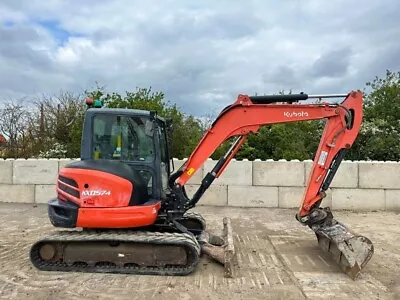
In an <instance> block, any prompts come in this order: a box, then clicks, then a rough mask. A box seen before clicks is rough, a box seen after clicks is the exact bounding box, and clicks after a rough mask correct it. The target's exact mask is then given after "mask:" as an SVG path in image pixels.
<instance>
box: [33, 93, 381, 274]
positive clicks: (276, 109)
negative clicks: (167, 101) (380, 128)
mask: <svg viewBox="0 0 400 300" xmlns="http://www.w3.org/2000/svg"><path fill="white" fill-rule="evenodd" d="M315 98H317V99H320V100H321V101H319V102H317V103H299V102H300V101H304V100H307V99H315ZM326 98H341V101H340V102H338V103H328V102H323V101H322V100H323V99H326ZM86 103H87V105H88V110H87V112H86V116H85V120H84V125H83V138H82V146H81V157H80V158H81V159H80V161H79V162H74V163H71V164H69V165H67V166H65V167H64V168H62V169H60V171H59V176H58V178H57V182H56V191H57V196H56V197H55V198H54V199H51V200H50V201H49V202H48V214H49V219H50V222H51V223H52V224H53V225H54V226H55V227H57V228H63V230H62V231H56V232H55V233H54V234H51V235H49V236H47V237H43V238H42V239H40V240H39V241H37V242H35V243H34V245H33V246H32V248H31V252H30V258H31V261H32V263H33V265H34V266H35V267H36V268H38V269H39V270H45V271H79V272H111V273H128V274H157V275H187V274H190V273H192V272H194V271H195V270H196V266H197V264H198V263H199V260H200V257H201V254H202V253H204V254H207V255H208V256H210V257H211V258H213V259H214V260H215V261H217V262H219V263H220V264H222V265H223V266H224V268H225V276H226V277H232V276H233V274H234V270H233V269H234V268H233V267H234V264H235V261H236V255H235V245H234V242H233V233H232V232H233V228H232V225H231V220H230V218H229V216H227V217H225V218H224V220H223V233H222V235H221V236H219V235H216V234H213V233H211V232H210V231H209V230H208V229H207V228H206V222H205V220H204V219H203V218H202V217H201V216H200V215H198V214H194V213H192V212H191V211H190V209H192V208H194V207H195V206H196V204H197V203H198V202H199V200H200V199H201V197H202V196H203V195H204V193H205V192H206V190H207V189H208V188H209V187H210V185H211V184H212V183H213V181H214V180H215V179H216V178H218V177H219V176H220V175H221V174H222V173H223V171H224V170H225V168H226V167H227V165H228V164H229V162H230V161H231V159H232V158H233V157H234V156H235V154H236V153H237V151H238V150H239V149H240V147H241V146H242V145H243V144H244V143H245V142H246V139H247V137H248V135H249V134H255V133H257V132H258V131H259V129H260V128H261V127H262V126H265V125H273V124H279V123H294V122H303V121H312V120H325V128H324V130H323V133H322V136H321V140H320V144H319V146H318V149H317V151H316V154H315V158H314V162H313V166H312V168H311V172H310V175H309V178H308V183H307V185H306V187H305V189H304V194H303V197H302V199H299V209H298V212H297V214H296V216H295V217H296V219H297V220H298V221H299V222H300V223H301V224H302V225H304V226H308V227H309V228H310V229H311V230H312V231H313V232H314V233H315V235H316V237H317V241H318V244H319V245H320V247H321V249H322V250H323V251H325V252H327V253H329V254H330V255H331V256H332V258H333V260H334V261H335V262H336V263H337V264H338V265H339V266H340V268H341V269H342V270H343V272H344V273H346V274H347V275H349V277H351V278H353V279H356V278H357V277H358V276H359V274H360V272H361V271H362V269H363V268H364V266H365V265H366V264H367V263H368V261H369V260H370V259H371V256H372V255H373V252H374V248H373V245H372V242H371V241H370V240H369V239H368V238H366V237H364V236H361V235H358V234H356V233H354V232H352V231H351V230H349V229H348V228H347V227H346V226H345V225H344V224H342V223H340V222H338V221H337V220H335V219H334V217H333V215H332V212H331V211H330V209H329V208H328V207H325V208H321V207H320V204H321V202H322V200H323V199H324V197H325V196H326V191H327V189H328V188H329V185H330V183H331V182H332V180H333V178H334V176H335V174H336V172H337V170H338V168H339V166H340V163H341V161H342V160H343V158H344V155H345V151H346V150H347V149H349V148H351V146H352V144H353V143H354V141H355V139H356V138H357V135H358V132H359V129H360V126H361V122H362V108H363V98H362V93H361V92H360V91H351V92H350V93H348V94H342V95H341V94H339V95H307V94H304V93H300V94H291V95H266V96H248V95H239V96H238V98H237V100H236V101H235V102H234V103H232V104H231V105H229V106H227V107H226V108H225V109H223V110H222V111H221V113H220V114H219V115H218V117H217V118H216V120H215V121H214V122H213V124H212V125H211V127H210V128H209V129H208V130H207V131H206V132H205V134H204V135H203V137H202V139H201V140H200V141H199V143H198V145H197V147H196V148H195V149H194V151H193V152H192V154H191V155H190V157H189V158H188V159H187V161H186V162H185V163H184V164H183V165H182V166H181V167H180V168H179V169H178V170H176V171H175V172H172V170H171V164H170V161H171V159H172V157H173V156H172V155H171V153H170V152H169V150H170V147H169V142H170V141H169V135H168V132H169V131H170V129H171V126H170V122H169V121H168V120H165V119H163V118H162V117H160V116H158V115H157V112H155V111H141V110H132V109H113V108H102V107H101V106H102V105H101V101H100V100H99V99H96V100H93V99H88V100H87V102H86ZM231 138H232V139H233V143H232V145H231V147H230V148H229V149H228V151H227V153H226V154H225V155H224V156H222V157H221V158H220V159H219V160H218V162H217V163H216V165H215V166H214V168H213V169H212V170H211V171H210V172H208V173H207V174H205V176H204V178H203V179H202V182H201V184H200V186H199V188H198V190H197V191H196V192H195V193H194V195H193V197H191V198H190V197H188V195H187V193H186V191H185V185H186V183H187V182H188V181H189V179H190V178H191V177H192V176H193V175H194V174H195V173H196V172H197V170H199V168H200V167H201V166H202V165H203V164H204V162H205V161H206V160H207V159H208V158H209V157H210V156H211V155H212V154H213V153H214V151H215V150H216V149H217V148H218V147H219V146H220V145H221V144H222V143H224V142H226V141H228V140H229V139H231ZM66 228H69V229H71V230H68V231H67V230H66Z"/></svg>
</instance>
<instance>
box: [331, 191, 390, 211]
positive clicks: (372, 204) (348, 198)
mask: <svg viewBox="0 0 400 300" xmlns="http://www.w3.org/2000/svg"><path fill="white" fill-rule="evenodd" d="M332 209H349V210H356V211H368V210H384V209H385V191H384V190H383V189H347V188H332Z"/></svg>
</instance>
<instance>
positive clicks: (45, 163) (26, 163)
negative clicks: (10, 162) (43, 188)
mask: <svg viewBox="0 0 400 300" xmlns="http://www.w3.org/2000/svg"><path fill="white" fill-rule="evenodd" d="M57 174H58V160H52V159H49V160H47V159H28V160H25V159H17V160H15V161H14V168H13V183H14V184H55V182H56V180H57Z"/></svg>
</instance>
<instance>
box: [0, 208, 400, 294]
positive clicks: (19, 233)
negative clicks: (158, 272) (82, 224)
mask: <svg viewBox="0 0 400 300" xmlns="http://www.w3.org/2000/svg"><path fill="white" fill-rule="evenodd" d="M195 211H197V212H200V213H202V214H203V216H204V217H205V219H206V220H207V222H208V226H209V228H211V229H213V230H214V231H215V232H217V233H218V232H220V231H221V230H222V218H223V217H224V216H230V217H231V218H232V226H233V231H234V240H235V246H236V250H237V254H238V256H237V259H238V263H239V266H238V268H237V270H236V274H235V275H236V276H235V278H233V279H226V278H224V277H223V269H222V267H221V266H219V265H217V264H215V263H213V262H211V261H209V260H208V259H207V258H206V257H203V258H202V261H201V263H200V265H199V267H198V269H197V270H196V272H194V273H193V274H191V275H189V276H186V277H160V276H132V275H112V274H84V273H58V272H47V273H46V272H39V271H38V270H36V269H35V268H34V267H33V266H32V265H31V264H30V262H29V259H28V253H29V248H30V246H31V244H32V243H33V241H35V240H37V239H39V238H40V237H41V236H42V235H45V234H47V233H49V232H50V231H53V230H55V228H53V227H52V226H51V224H50V223H49V222H48V219H47V214H46V206H45V205H39V206H37V207H33V206H32V205H29V204H7V203H1V204H0V222H1V224H2V225H1V232H0V241H1V243H0V270H1V272H0V299H43V300H44V299H79V300H81V299H82V298H84V299H132V300H133V299H148V300H149V299H181V300H189V299H195V300H197V299H246V300H250V299H400V230H399V225H400V219H399V214H398V213H389V212H370V213H354V212H334V215H335V216H336V218H337V219H339V220H340V221H342V222H344V223H345V224H347V225H348V226H350V227H351V228H352V229H353V230H355V231H357V232H359V233H360V234H363V235H366V236H367V237H369V238H370V239H371V240H372V242H373V243H374V246H375V254H374V256H373V257H372V259H371V261H370V262H369V264H368V265H367V266H366V268H365V269H364V271H363V273H362V275H361V276H360V277H359V278H358V279H357V280H356V281H353V280H351V279H350V278H349V277H347V275H345V274H343V273H342V272H341V271H340V270H339V268H338V267H337V266H336V265H335V264H334V263H333V262H332V261H331V260H330V259H329V257H327V256H325V255H324V254H323V253H322V252H321V251H320V249H319V247H318V245H317V242H316V239H315V237H314V234H313V232H311V231H310V230H309V229H308V228H307V227H303V226H301V225H300V224H299V223H298V222H297V221H296V220H295V219H294V214H295V211H294V210H284V209H265V208H260V209H255V208H251V209H249V208H227V207H224V208H217V207H205V206H202V207H199V208H196V209H195Z"/></svg>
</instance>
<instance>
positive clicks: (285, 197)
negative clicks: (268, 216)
mask: <svg viewBox="0 0 400 300" xmlns="http://www.w3.org/2000/svg"><path fill="white" fill-rule="evenodd" d="M278 191H279V208H299V207H300V205H301V202H302V201H303V194H304V191H305V188H304V187H279V190H278ZM326 206H329V207H331V206H332V191H331V190H330V189H328V190H327V191H326V197H325V198H324V199H323V200H322V202H321V207H326Z"/></svg>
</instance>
